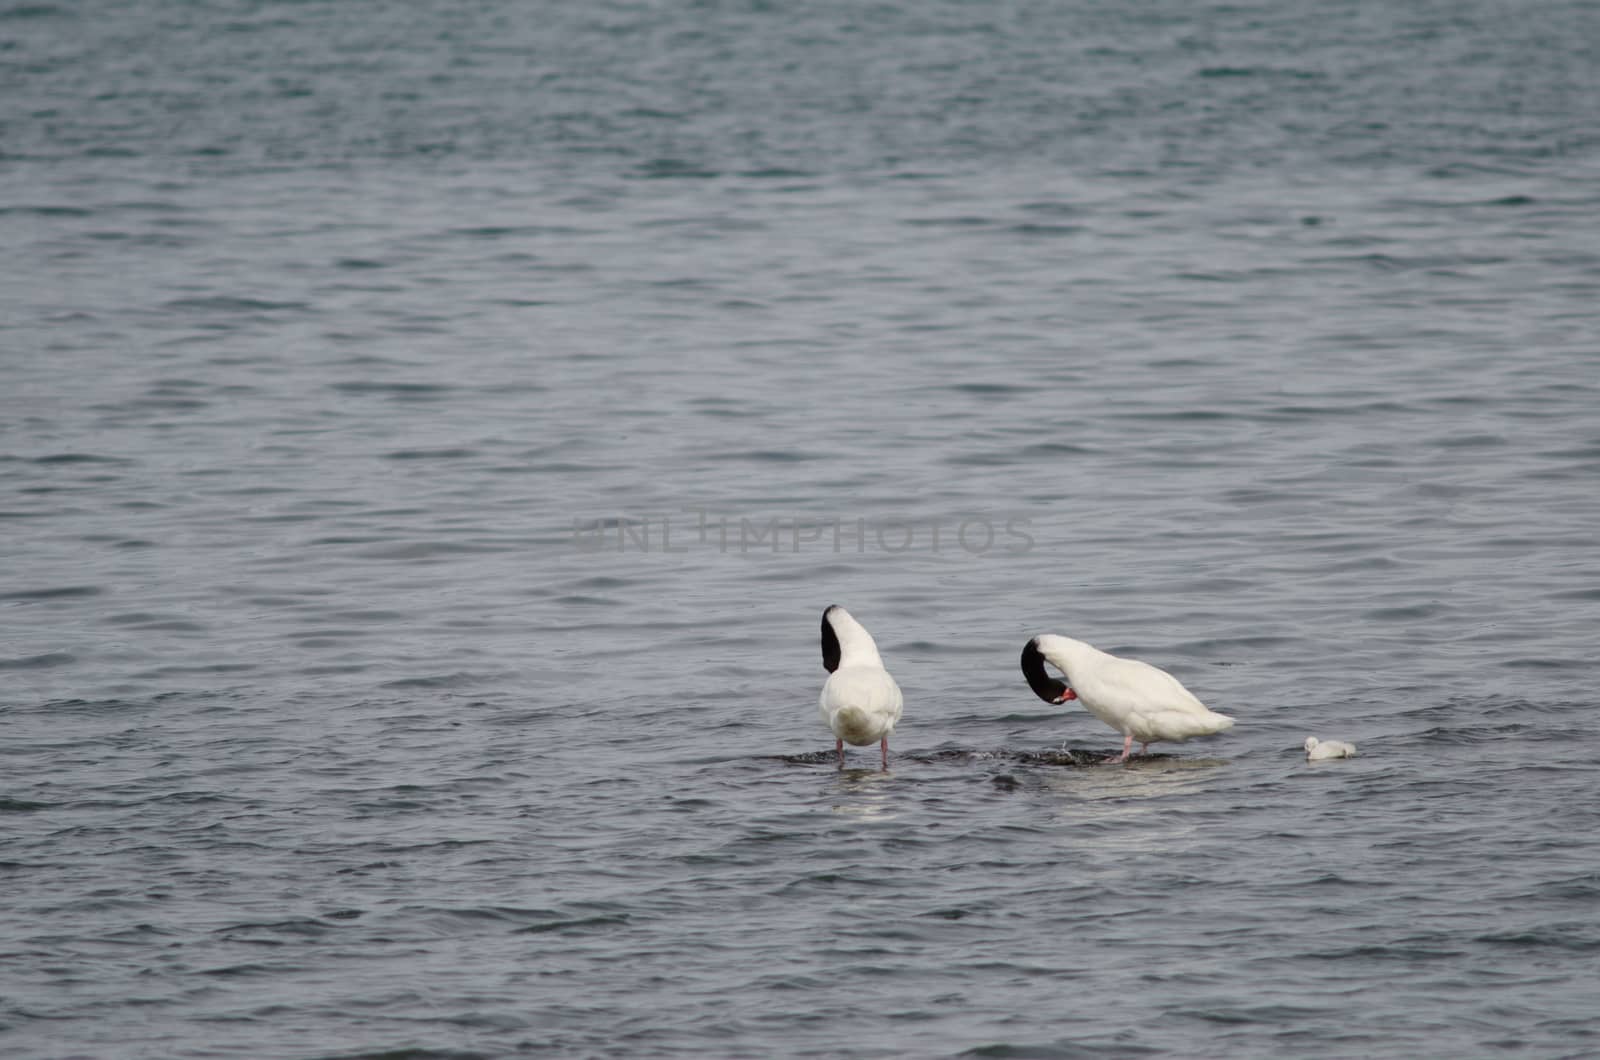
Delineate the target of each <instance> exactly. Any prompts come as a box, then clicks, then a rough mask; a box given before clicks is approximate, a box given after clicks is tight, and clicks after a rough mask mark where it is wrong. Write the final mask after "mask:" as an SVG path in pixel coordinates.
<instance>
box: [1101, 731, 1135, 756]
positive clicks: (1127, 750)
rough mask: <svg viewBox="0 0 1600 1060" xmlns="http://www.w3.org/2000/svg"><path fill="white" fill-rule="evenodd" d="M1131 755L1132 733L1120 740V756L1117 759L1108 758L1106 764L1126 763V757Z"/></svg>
mask: <svg viewBox="0 0 1600 1060" xmlns="http://www.w3.org/2000/svg"><path fill="white" fill-rule="evenodd" d="M1132 753H1133V733H1131V732H1130V733H1129V734H1128V735H1127V736H1125V737H1123V740H1122V755H1121V757H1118V758H1108V759H1106V761H1107V762H1126V761H1127V760H1128V755H1130V754H1132Z"/></svg>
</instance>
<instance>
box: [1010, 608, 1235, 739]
mask: <svg viewBox="0 0 1600 1060" xmlns="http://www.w3.org/2000/svg"><path fill="white" fill-rule="evenodd" d="M1047 662H1048V663H1049V664H1050V665H1051V666H1054V667H1055V668H1056V669H1058V670H1060V671H1061V673H1062V676H1064V677H1065V678H1066V681H1065V682H1061V681H1057V680H1056V679H1055V678H1053V677H1051V676H1050V675H1049V673H1047V672H1046V671H1045V668H1044V664H1045V663H1047ZM1022 675H1023V676H1024V677H1026V678H1027V679H1028V687H1029V688H1032V689H1033V691H1034V694H1035V695H1037V696H1038V697H1039V698H1040V699H1042V700H1044V701H1045V702H1046V703H1065V702H1067V701H1068V700H1070V699H1076V700H1077V701H1079V702H1080V703H1082V704H1083V705H1084V706H1085V707H1087V708H1088V710H1089V713H1090V714H1093V715H1094V716H1095V717H1097V718H1099V719H1100V720H1101V721H1103V722H1105V723H1106V724H1107V725H1109V726H1111V727H1112V728H1113V729H1115V730H1117V731H1118V732H1120V733H1122V734H1123V741H1122V754H1121V755H1120V756H1119V757H1117V758H1115V759H1113V761H1117V762H1126V761H1127V760H1128V755H1129V754H1130V753H1131V752H1132V750H1133V741H1134V740H1138V741H1139V742H1140V744H1142V745H1143V746H1141V747H1140V748H1139V753H1140V754H1144V753H1145V752H1146V751H1147V750H1149V747H1150V745H1151V744H1152V743H1155V742H1156V741H1157V740H1167V741H1171V742H1175V743H1182V742H1183V741H1185V740H1190V739H1193V738H1194V737H1196V736H1210V735H1211V734H1212V733H1218V732H1222V731H1223V730H1224V729H1231V728H1233V719H1232V718H1230V717H1228V716H1227V715H1226V714H1218V713H1216V712H1215V711H1213V710H1210V709H1208V708H1207V707H1206V705H1205V704H1204V703H1202V702H1200V701H1199V700H1198V699H1196V698H1195V697H1194V693H1192V692H1190V691H1189V690H1188V689H1187V688H1184V687H1183V685H1182V684H1180V683H1179V681H1178V679H1177V678H1176V677H1173V676H1172V675H1171V674H1169V673H1167V672H1166V671H1165V670H1158V669H1156V668H1155V667H1154V666H1151V665H1150V664H1149V663H1146V662H1140V661H1139V660H1138V659H1120V658H1118V657H1117V656H1115V655H1109V654H1107V653H1106V652H1103V651H1100V650H1099V649H1097V648H1092V647H1090V646H1089V645H1087V644H1085V643H1084V642H1083V641H1081V640H1073V639H1072V638H1071V637H1058V636H1056V635H1055V634H1053V633H1045V634H1042V635H1040V636H1037V637H1034V638H1033V639H1032V640H1030V641H1028V643H1027V645H1026V646H1025V647H1024V648H1023V649H1022Z"/></svg>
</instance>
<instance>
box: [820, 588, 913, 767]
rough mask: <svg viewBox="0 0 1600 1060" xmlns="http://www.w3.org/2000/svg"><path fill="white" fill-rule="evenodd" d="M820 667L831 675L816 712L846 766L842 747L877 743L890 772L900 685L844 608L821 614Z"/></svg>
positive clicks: (901, 703) (899, 705)
mask: <svg viewBox="0 0 1600 1060" xmlns="http://www.w3.org/2000/svg"><path fill="white" fill-rule="evenodd" d="M822 664H823V666H825V667H827V668H828V669H829V670H831V671H832V673H830V674H829V675H828V680H827V683H826V684H824V685H823V686H822V697H821V698H820V699H819V700H818V707H819V709H820V710H821V711H822V720H823V722H824V723H825V724H826V725H827V726H828V729H829V730H830V731H831V732H832V733H833V736H834V749H835V750H836V751H838V753H839V761H840V762H841V763H842V762H844V745H845V744H847V743H848V744H853V745H855V746H857V747H866V746H869V745H871V744H874V743H876V744H878V745H879V746H880V747H881V748H882V750H883V766H884V768H885V769H887V768H888V767H889V734H890V733H892V732H894V726H895V722H897V721H899V720H900V712H901V709H902V708H903V706H904V700H903V698H902V696H901V694H900V686H899V685H897V684H895V683H894V678H892V677H890V676H889V671H888V670H885V669H884V668H883V659H882V657H880V656H879V655H878V645H877V644H876V643H875V642H874V641H873V639H872V634H870V633H868V632H867V631H866V629H865V628H863V627H862V625H861V623H859V622H857V621H856V620H855V619H854V618H853V617H852V616H851V614H850V612H848V611H846V610H845V609H844V608H842V607H838V606H834V607H830V608H828V609H827V610H826V611H824V612H823V613H822Z"/></svg>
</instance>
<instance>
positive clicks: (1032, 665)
mask: <svg viewBox="0 0 1600 1060" xmlns="http://www.w3.org/2000/svg"><path fill="white" fill-rule="evenodd" d="M824 625H826V623H824ZM1022 676H1023V677H1026V678H1027V679H1028V687H1029V688H1031V689H1033V694H1034V695H1036V696H1038V697H1039V698H1040V699H1042V700H1044V701H1045V702H1046V703H1056V702H1059V701H1060V699H1061V697H1062V696H1064V695H1066V694H1067V686H1066V685H1065V684H1064V683H1063V682H1061V681H1057V680H1056V679H1055V678H1053V677H1051V676H1050V675H1049V674H1048V673H1046V672H1045V668H1044V656H1043V655H1041V654H1039V645H1038V644H1037V643H1036V641H1033V640H1030V641H1028V643H1027V644H1026V645H1024V646H1023V649H1022Z"/></svg>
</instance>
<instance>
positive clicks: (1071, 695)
mask: <svg viewBox="0 0 1600 1060" xmlns="http://www.w3.org/2000/svg"><path fill="white" fill-rule="evenodd" d="M1077 698H1078V693H1076V692H1074V691H1073V690H1072V689H1070V688H1069V689H1067V690H1066V691H1065V692H1063V693H1061V695H1059V696H1057V697H1056V702H1057V703H1065V702H1066V701H1067V700H1069V699H1077Z"/></svg>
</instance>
